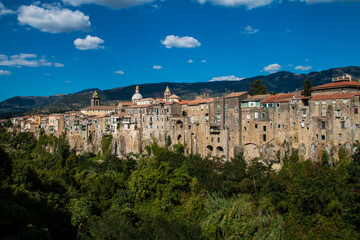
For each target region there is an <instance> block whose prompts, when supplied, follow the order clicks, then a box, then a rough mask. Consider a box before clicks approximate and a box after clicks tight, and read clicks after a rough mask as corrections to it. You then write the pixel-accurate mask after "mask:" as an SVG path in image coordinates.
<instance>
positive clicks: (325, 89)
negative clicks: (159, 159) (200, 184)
mask: <svg viewBox="0 0 360 240" xmlns="http://www.w3.org/2000/svg"><path fill="white" fill-rule="evenodd" d="M346 78H348V77H347V76H346ZM312 92H313V97H304V96H299V95H297V94H296V93H280V94H276V95H257V96H250V95H249V94H248V93H247V92H237V93H231V94H228V95H225V96H223V97H219V98H209V96H208V94H202V95H201V96H199V97H198V98H197V99H196V100H194V101H184V100H180V99H179V97H177V96H176V95H174V94H172V95H171V93H170V89H169V88H167V89H166V91H165V93H164V99H149V98H148V99H143V98H142V95H141V94H140V91H139V88H138V87H137V89H136V92H135V94H134V96H133V99H132V103H130V102H125V103H124V102H122V103H119V104H118V106H117V107H116V106H114V107H113V109H112V110H110V109H109V112H103V113H104V114H103V115H100V114H89V113H92V112H90V111H87V112H84V111H82V113H81V112H69V113H65V114H63V115H59V114H56V115H51V116H48V117H47V118H46V117H43V118H34V119H36V123H35V125H37V126H38V127H39V129H41V128H43V129H45V130H46V133H49V134H51V133H52V134H56V135H57V136H58V135H59V134H60V133H62V132H64V133H65V134H66V135H67V137H68V139H69V143H70V146H71V147H74V148H75V149H76V151H77V152H79V153H81V152H86V151H95V152H97V151H100V149H101V148H100V147H101V139H102V137H103V136H109V135H110V134H111V135H112V136H113V143H112V147H113V153H115V154H117V155H119V156H124V155H127V154H129V153H140V152H143V151H144V150H145V147H146V146H148V145H150V144H152V142H153V141H156V142H157V143H158V144H159V145H160V146H165V145H166V143H167V140H169V138H170V139H171V143H172V144H171V145H174V144H176V143H181V144H183V145H184V147H185V152H186V153H187V154H200V155H202V156H208V155H210V156H217V157H219V158H222V159H224V160H230V159H231V158H232V157H234V156H235V155H236V154H238V153H240V152H243V153H244V155H245V157H246V159H251V158H255V157H262V158H263V159H267V160H273V161H277V160H279V158H282V157H284V156H285V155H286V154H287V155H289V154H291V152H292V150H293V149H297V150H298V151H299V155H300V158H301V159H308V158H311V159H314V160H316V159H319V156H320V155H321V152H322V151H323V150H324V149H325V150H327V151H328V152H329V153H330V154H332V153H335V152H337V150H338V149H339V148H340V147H343V148H345V149H346V150H347V151H349V152H351V151H352V143H353V142H354V141H356V140H360V129H359V126H360V117H359V108H360V99H359V97H360V83H358V82H354V81H351V78H350V81H349V80H348V79H345V77H344V79H343V80H341V79H339V78H337V79H336V81H334V82H333V83H330V84H325V85H322V86H318V87H314V88H313V89H312ZM96 97H97V96H96ZM92 101H93V100H92ZM99 102H100V100H99ZM93 107H101V106H93ZM89 110H90V109H89ZM27 117H28V118H27V119H26V120H21V119H13V122H14V123H15V122H16V124H19V123H20V124H22V125H21V126H23V127H24V128H23V130H26V126H28V128H29V129H30V128H31V129H32V130H31V131H36V130H34V127H31V124H30V125H26V124H25V123H27V124H28V123H29V119H31V117H30V116H27ZM41 119H48V121H49V122H48V124H47V125H46V123H45V124H44V121H41ZM23 121H25V123H24V122H23ZM30 122H31V121H30ZM33 122H35V121H33ZM40 122H41V126H40ZM33 125H34V124H33ZM170 147H171V146H170ZM335 157H336V156H335Z"/></svg>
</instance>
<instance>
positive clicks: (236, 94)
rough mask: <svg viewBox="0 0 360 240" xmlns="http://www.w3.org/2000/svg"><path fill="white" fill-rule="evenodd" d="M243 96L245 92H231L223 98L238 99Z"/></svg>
mask: <svg viewBox="0 0 360 240" xmlns="http://www.w3.org/2000/svg"><path fill="white" fill-rule="evenodd" d="M244 94H247V92H233V93H230V94H229V95H227V96H225V98H232V97H240V96H242V95H244Z"/></svg>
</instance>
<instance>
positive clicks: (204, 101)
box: [189, 98, 214, 105]
mask: <svg viewBox="0 0 360 240" xmlns="http://www.w3.org/2000/svg"><path fill="white" fill-rule="evenodd" d="M213 100H214V98H208V99H201V100H194V101H191V102H189V105H197V104H201V103H208V102H212V101H213Z"/></svg>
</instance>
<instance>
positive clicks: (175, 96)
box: [169, 94, 180, 99]
mask: <svg viewBox="0 0 360 240" xmlns="http://www.w3.org/2000/svg"><path fill="white" fill-rule="evenodd" d="M169 98H177V99H180V97H179V96H177V95H175V94H172V95H171V96H170V97H169Z"/></svg>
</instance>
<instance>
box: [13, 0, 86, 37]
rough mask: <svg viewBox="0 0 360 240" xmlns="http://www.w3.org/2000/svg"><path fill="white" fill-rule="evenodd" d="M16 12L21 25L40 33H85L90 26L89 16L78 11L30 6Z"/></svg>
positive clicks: (20, 8)
mask: <svg viewBox="0 0 360 240" xmlns="http://www.w3.org/2000/svg"><path fill="white" fill-rule="evenodd" d="M18 12H19V14H18V20H19V22H20V24H21V25H30V26H31V27H33V28H36V29H39V30H40V31H42V32H50V33H59V32H73V31H87V30H89V29H90V26H91V23H90V21H89V16H86V15H84V13H82V12H80V11H78V10H76V11H71V10H70V9H66V8H61V7H57V6H51V5H46V8H42V7H38V6H36V5H30V6H21V7H19V10H18Z"/></svg>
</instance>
